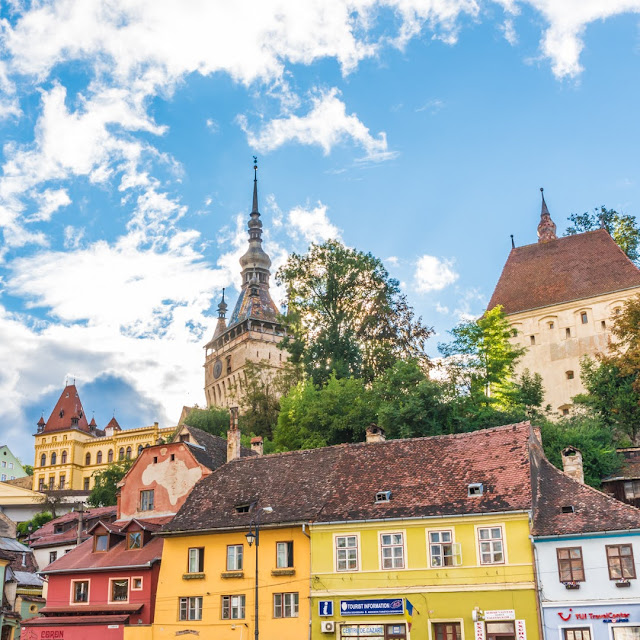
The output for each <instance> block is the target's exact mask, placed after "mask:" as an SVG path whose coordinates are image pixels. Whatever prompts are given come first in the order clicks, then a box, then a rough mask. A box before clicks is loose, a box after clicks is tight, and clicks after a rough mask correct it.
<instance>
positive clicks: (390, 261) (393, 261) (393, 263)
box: [383, 256, 400, 267]
mask: <svg viewBox="0 0 640 640" xmlns="http://www.w3.org/2000/svg"><path fill="white" fill-rule="evenodd" d="M383 262H384V263H385V264H390V265H391V266H392V267H397V266H398V265H399V264H400V260H399V259H398V257H397V256H389V257H388V258H385V259H384V261H383Z"/></svg>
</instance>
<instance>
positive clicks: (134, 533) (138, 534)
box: [127, 531, 143, 551]
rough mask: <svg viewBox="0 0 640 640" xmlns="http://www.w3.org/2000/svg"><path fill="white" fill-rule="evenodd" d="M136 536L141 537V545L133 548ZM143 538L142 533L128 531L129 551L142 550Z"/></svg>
mask: <svg viewBox="0 0 640 640" xmlns="http://www.w3.org/2000/svg"><path fill="white" fill-rule="evenodd" d="M136 535H137V536H139V537H140V544H139V545H138V546H137V547H133V546H131V538H132V537H133V536H136ZM142 537H143V536H142V531H127V551H138V550H140V549H142V546H143V544H142Z"/></svg>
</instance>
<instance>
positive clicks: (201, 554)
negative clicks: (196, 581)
mask: <svg viewBox="0 0 640 640" xmlns="http://www.w3.org/2000/svg"><path fill="white" fill-rule="evenodd" d="M192 551H197V552H198V553H197V554H196V558H195V559H196V561H197V567H199V568H197V569H196V570H195V571H192V570H191V552H192ZM187 573H204V547H189V548H188V549H187Z"/></svg>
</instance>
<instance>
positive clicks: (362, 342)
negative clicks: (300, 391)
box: [276, 240, 431, 384]
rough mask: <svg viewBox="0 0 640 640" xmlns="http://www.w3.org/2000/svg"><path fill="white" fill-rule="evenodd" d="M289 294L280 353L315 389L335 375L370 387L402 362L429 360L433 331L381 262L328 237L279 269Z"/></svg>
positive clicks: (279, 277) (278, 274)
mask: <svg viewBox="0 0 640 640" xmlns="http://www.w3.org/2000/svg"><path fill="white" fill-rule="evenodd" d="M276 278H277V282H278V284H280V285H283V286H284V287H285V288H286V290H287V292H288V295H287V302H288V312H287V316H286V318H285V319H284V322H285V323H286V325H287V329H288V335H287V337H286V338H285V340H283V341H282V343H281V346H282V348H284V349H286V350H287V351H288V352H289V354H290V360H291V362H292V364H293V365H300V366H301V367H302V369H303V371H304V372H305V373H306V374H307V375H308V376H309V377H310V378H311V379H312V380H313V382H314V384H326V383H327V382H328V380H329V378H330V376H331V375H332V373H335V375H336V377H337V378H346V377H356V378H362V379H364V380H365V381H366V382H367V383H369V382H371V381H372V380H373V379H374V378H375V377H376V376H378V375H380V374H381V373H382V372H383V371H384V370H386V369H388V368H389V367H390V366H392V365H393V364H394V363H395V362H396V361H397V360H398V359H401V358H415V359H418V360H420V361H421V362H426V360H427V356H426V354H425V352H424V344H425V341H426V339H427V338H428V337H429V335H430V334H431V330H430V329H428V328H427V327H425V326H424V325H423V324H422V321H421V319H420V318H418V319H416V318H415V315H414V313H413V310H412V309H411V307H410V306H409V305H408V303H407V300H406V297H405V296H404V295H403V294H402V293H401V292H400V286H399V283H398V281H397V280H394V279H393V278H390V277H389V274H388V272H387V270H386V269H385V268H384V265H383V264H382V262H381V261H380V260H379V259H378V258H376V257H374V256H373V255H372V254H370V253H362V252H360V251H357V250H355V249H350V248H348V247H345V246H344V245H343V244H342V243H340V242H338V241H335V240H330V241H328V242H325V243H324V244H321V245H317V244H312V245H311V247H310V248H309V251H308V252H307V253H306V254H304V255H299V254H296V253H294V254H292V255H291V256H290V257H289V259H288V260H287V263H286V264H285V265H284V266H283V267H282V268H280V269H279V270H278V273H277V276H276Z"/></svg>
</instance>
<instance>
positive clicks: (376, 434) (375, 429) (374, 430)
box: [367, 422, 386, 444]
mask: <svg viewBox="0 0 640 640" xmlns="http://www.w3.org/2000/svg"><path fill="white" fill-rule="evenodd" d="M385 440H386V437H385V435H384V429H383V428H382V427H379V426H378V425H377V424H375V423H374V422H372V423H371V424H370V425H369V426H368V427H367V444H371V443H372V442H384V441H385Z"/></svg>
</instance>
